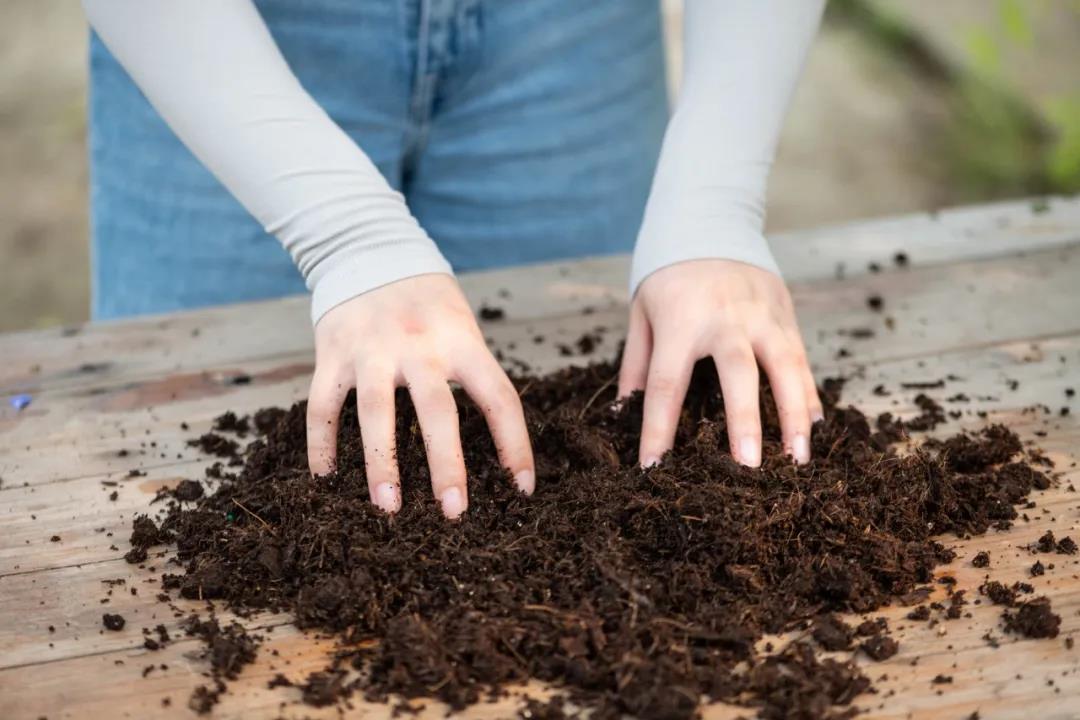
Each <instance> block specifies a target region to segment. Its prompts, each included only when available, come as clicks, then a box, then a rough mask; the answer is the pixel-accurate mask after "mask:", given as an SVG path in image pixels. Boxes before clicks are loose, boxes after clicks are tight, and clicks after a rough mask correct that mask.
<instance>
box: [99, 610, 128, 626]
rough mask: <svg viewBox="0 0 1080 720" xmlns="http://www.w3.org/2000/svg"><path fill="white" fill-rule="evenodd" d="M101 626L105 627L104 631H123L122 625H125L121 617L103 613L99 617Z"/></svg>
mask: <svg viewBox="0 0 1080 720" xmlns="http://www.w3.org/2000/svg"><path fill="white" fill-rule="evenodd" d="M101 624H102V625H104V626H105V629H106V630H123V629H124V625H125V624H127V623H126V621H125V620H124V617H123V616H122V615H115V614H113V613H105V614H104V615H102V616H101Z"/></svg>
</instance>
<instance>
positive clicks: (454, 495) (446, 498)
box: [439, 487, 465, 520]
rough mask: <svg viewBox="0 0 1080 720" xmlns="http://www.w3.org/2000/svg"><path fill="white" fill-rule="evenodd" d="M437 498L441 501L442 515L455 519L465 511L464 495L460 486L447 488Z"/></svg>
mask: <svg viewBox="0 0 1080 720" xmlns="http://www.w3.org/2000/svg"><path fill="white" fill-rule="evenodd" d="M439 499H440V500H441V501H442V511H443V515H445V516H446V517H448V518H450V519H451V520H456V519H457V518H459V517H461V513H463V512H465V496H464V495H463V494H462V493H461V488H456V487H452V488H447V489H446V490H445V491H444V492H443V494H442V497H440V498H439Z"/></svg>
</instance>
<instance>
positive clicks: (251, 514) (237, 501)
mask: <svg viewBox="0 0 1080 720" xmlns="http://www.w3.org/2000/svg"><path fill="white" fill-rule="evenodd" d="M232 501H233V502H234V503H236V506H237V507H238V508H240V509H241V510H243V511H244V512H246V513H247V514H248V515H250V516H251V517H253V518H255V519H256V520H258V521H259V522H261V523H262V524H263V527H264V528H266V529H267V530H269V531H270V532H274V528H272V527H271V526H270V523H268V522H266V521H265V520H263V519H262V518H261V517H259V516H258V515H256V514H255V513H253V512H251V511H250V510H248V509H247V508H246V507H244V503H242V502H240V501H239V500H237V499H236V498H233V499H232ZM275 534H276V533H275Z"/></svg>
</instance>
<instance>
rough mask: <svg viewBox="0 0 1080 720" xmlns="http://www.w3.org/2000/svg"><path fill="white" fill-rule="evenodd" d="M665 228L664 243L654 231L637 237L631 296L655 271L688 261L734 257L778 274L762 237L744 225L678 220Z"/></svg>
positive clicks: (632, 268)
mask: <svg viewBox="0 0 1080 720" xmlns="http://www.w3.org/2000/svg"><path fill="white" fill-rule="evenodd" d="M680 225H681V226H680V227H672V228H670V230H669V231H668V232H669V233H670V234H669V235H667V238H666V242H665V241H664V238H660V237H658V236H656V235H654V234H651V235H646V234H644V233H643V234H642V236H641V237H640V238H639V239H638V243H637V247H636V248H635V249H634V257H633V260H632V261H631V263H630V297H631V298H633V297H634V294H635V293H636V292H637V289H638V288H639V287H640V286H641V283H642V282H643V281H644V280H645V278H647V277H648V276H649V275H652V274H653V273H654V272H656V271H657V270H660V269H661V268H665V267H667V266H669V265H674V264H676V263H680V262H686V261H688V260H706V259H716V260H737V261H738V262H743V263H746V264H747V265H753V266H755V267H759V268H761V269H762V270H768V271H769V272H771V273H775V274H777V275H780V268H779V266H777V264H776V260H775V259H774V258H773V255H772V252H771V251H770V250H769V244H768V242H766V240H765V236H764V235H762V234H761V233H760V232H759V231H758V230H756V229H754V228H750V227H746V225H743V224H731V225H727V224H716V223H710V222H703V223H701V224H698V225H688V224H687V223H680Z"/></svg>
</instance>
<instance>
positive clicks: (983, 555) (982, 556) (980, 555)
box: [971, 550, 990, 568]
mask: <svg viewBox="0 0 1080 720" xmlns="http://www.w3.org/2000/svg"><path fill="white" fill-rule="evenodd" d="M971 564H972V565H973V566H975V567H977V568H985V567H990V553H988V552H986V551H985V550H982V551H980V552H977V553H975V557H973V558H972V559H971Z"/></svg>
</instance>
